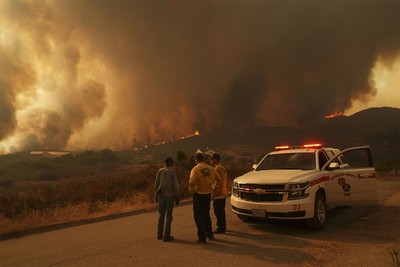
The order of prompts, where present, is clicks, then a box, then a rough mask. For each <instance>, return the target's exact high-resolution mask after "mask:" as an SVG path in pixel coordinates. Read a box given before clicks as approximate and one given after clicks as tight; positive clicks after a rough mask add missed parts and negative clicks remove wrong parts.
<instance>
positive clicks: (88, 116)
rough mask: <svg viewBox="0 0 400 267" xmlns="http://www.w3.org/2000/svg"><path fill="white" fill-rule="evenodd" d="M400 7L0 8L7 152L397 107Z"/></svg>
mask: <svg viewBox="0 0 400 267" xmlns="http://www.w3.org/2000/svg"><path fill="white" fill-rule="evenodd" d="M399 25H400V2H399V1H397V0H393V1H386V0H371V1H362V0H349V1H340V0H332V1H329V0H328V1H316V0H315V1H309V0H304V1H267V0H266V1H161V0H160V1H133V0H132V1H129V0H119V1H112V0H52V1H47V0H37V1H36V0H24V1H23V0H0V153H7V152H11V151H19V150H29V149H43V148H49V149H58V150H65V149H67V150H81V149H98V148H112V149H124V148H129V147H131V146H132V145H134V144H146V143H147V142H150V143H153V142H158V141H160V140H169V139H172V138H179V137H182V136H186V135H188V134H191V133H193V132H194V131H195V130H199V131H200V132H207V131H214V130H219V129H222V128H224V129H226V128H229V127H231V128H233V129H235V128H238V127H246V126H253V125H270V126H296V127H301V126H304V125H307V124H309V123H312V122H314V121H316V120H320V119H321V118H323V117H324V116H325V115H328V114H330V113H336V112H339V113H340V112H345V113H346V112H347V113H349V112H356V111H358V110H360V109H363V108H367V107H370V106H372V105H373V106H394V107H400V101H399V99H400V93H399V91H400V87H399V84H400V78H399V77H398V76H399V75H398V73H400V30H399V27H400V26H399Z"/></svg>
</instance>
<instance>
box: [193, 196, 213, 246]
mask: <svg viewBox="0 0 400 267" xmlns="http://www.w3.org/2000/svg"><path fill="white" fill-rule="evenodd" d="M210 203H211V194H197V193H195V194H193V215H194V221H195V223H196V226H197V236H198V237H199V240H205V239H206V237H207V236H208V237H212V236H213V232H212V228H211V217H210Z"/></svg>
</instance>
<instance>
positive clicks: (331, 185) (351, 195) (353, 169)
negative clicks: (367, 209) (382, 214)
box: [322, 146, 378, 206]
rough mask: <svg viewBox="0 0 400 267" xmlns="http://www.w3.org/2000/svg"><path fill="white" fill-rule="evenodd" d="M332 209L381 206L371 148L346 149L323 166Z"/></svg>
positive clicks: (327, 195) (327, 199) (327, 196)
mask: <svg viewBox="0 0 400 267" xmlns="http://www.w3.org/2000/svg"><path fill="white" fill-rule="evenodd" d="M322 172H323V173H324V175H325V177H327V176H328V177H329V181H328V182H327V184H326V191H327V192H326V193H327V194H326V201H327V204H328V205H329V206H356V205H376V204H378V192H377V187H376V173H375V169H374V165H373V161H372V154H371V150H370V147H369V146H362V147H354V148H349V149H345V150H343V151H341V152H340V154H338V155H336V156H335V157H334V158H332V159H331V160H329V161H328V162H327V163H326V164H325V165H324V166H323V167H322Z"/></svg>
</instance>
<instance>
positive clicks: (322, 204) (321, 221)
mask: <svg viewBox="0 0 400 267" xmlns="http://www.w3.org/2000/svg"><path fill="white" fill-rule="evenodd" d="M327 215H328V212H327V210H326V201H325V197H324V196H323V194H321V193H317V194H316V195H315V203H314V217H313V218H311V219H310V220H309V221H308V222H307V225H308V227H310V228H312V229H315V230H322V229H324V228H325V225H326V220H327Z"/></svg>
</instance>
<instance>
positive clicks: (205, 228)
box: [189, 153, 221, 244]
mask: <svg viewBox="0 0 400 267" xmlns="http://www.w3.org/2000/svg"><path fill="white" fill-rule="evenodd" d="M195 161H196V166H194V167H193V169H192V170H191V172H190V178H189V193H191V194H193V215H194V221H195V223H196V226H197V237H198V240H197V243H203V244H206V238H207V237H208V238H209V239H210V240H213V239H214V233H213V232H212V223H211V217H210V203H211V193H212V192H213V188H214V186H215V187H217V188H218V187H220V186H221V177H220V176H219V175H218V173H217V172H216V171H215V169H214V168H213V167H212V166H210V165H208V164H206V163H205V162H204V154H203V153H197V154H196V158H195Z"/></svg>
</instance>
